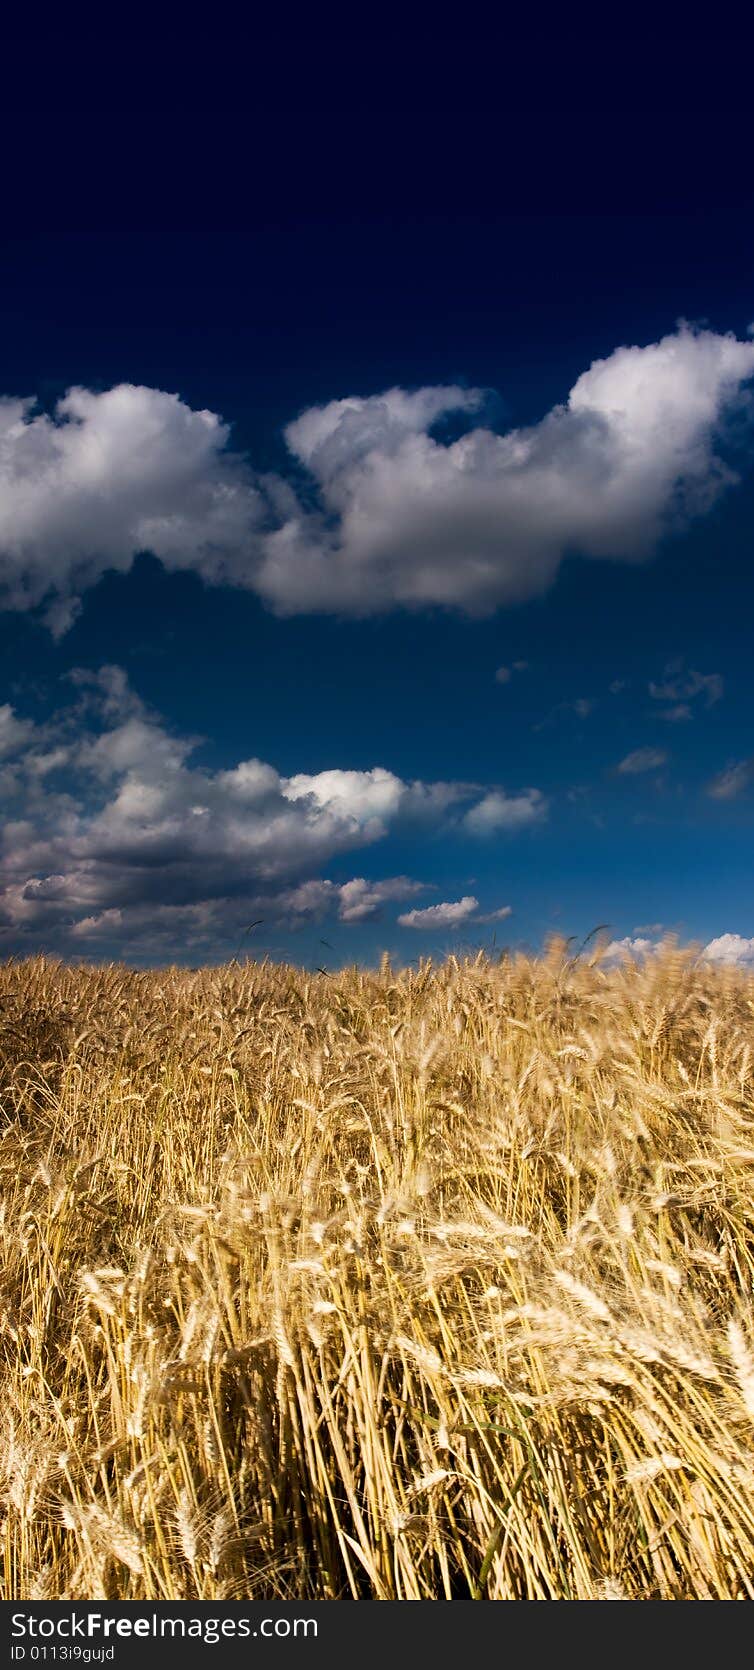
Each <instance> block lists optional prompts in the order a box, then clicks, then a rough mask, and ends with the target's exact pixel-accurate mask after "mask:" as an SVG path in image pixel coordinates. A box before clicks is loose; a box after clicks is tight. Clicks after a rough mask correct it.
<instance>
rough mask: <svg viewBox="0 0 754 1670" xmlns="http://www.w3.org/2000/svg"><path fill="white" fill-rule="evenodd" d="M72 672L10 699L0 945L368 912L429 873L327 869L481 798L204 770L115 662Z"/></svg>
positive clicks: (0, 779) (187, 932)
mask: <svg viewBox="0 0 754 1670" xmlns="http://www.w3.org/2000/svg"><path fill="white" fill-rule="evenodd" d="M70 681H71V685H72V692H71V698H70V700H69V701H68V703H67V704H64V705H63V706H62V708H61V709H60V710H59V711H58V712H57V713H55V714H53V715H52V717H51V718H50V719H49V720H47V721H46V722H45V723H44V724H39V725H37V724H34V723H33V722H32V721H31V720H28V719H24V718H19V717H18V716H17V715H16V714H15V713H14V712H13V710H12V709H11V708H9V707H4V708H0V796H1V797H2V805H3V810H4V821H3V823H2V827H1V828H0V949H2V950H3V951H8V950H10V949H15V950H23V949H24V948H28V949H34V948H36V947H38V946H44V947H46V948H47V949H57V950H61V951H66V950H68V951H70V950H73V949H78V950H84V949H86V948H87V947H95V946H96V947H114V948H116V949H117V951H118V952H119V953H123V954H127V955H131V954H134V953H138V954H144V955H162V954H166V955H167V954H170V955H175V954H176V952H177V953H178V954H179V955H186V954H189V955H190V954H192V952H193V953H195V954H198V953H201V954H202V955H207V954H209V952H210V951H211V952H212V953H214V952H218V953H219V954H225V955H230V954H231V953H232V950H233V947H234V944H235V942H236V940H237V938H238V935H239V933H241V932H243V931H244V929H245V928H246V926H247V925H248V924H249V923H250V922H251V921H252V920H254V919H256V918H258V917H261V918H262V919H263V921H264V924H265V926H266V927H269V926H271V925H274V924H282V925H283V926H285V927H295V926H297V925H301V924H302V923H305V922H307V921H315V920H321V919H323V918H325V917H331V918H334V919H335V920H337V921H339V922H341V923H343V924H353V923H359V922H364V921H366V920H368V919H369V918H371V917H374V916H376V915H378V914H379V913H380V911H381V910H382V909H383V907H385V906H386V905H388V904H390V903H391V902H396V903H398V902H401V903H402V902H404V901H406V900H408V899H410V898H412V897H414V896H415V895H416V894H418V893H421V892H422V891H424V890H425V889H424V884H423V883H422V882H420V881H418V880H415V879H413V878H411V877H409V876H406V875H397V876H388V877H385V878H381V879H369V878H367V877H365V876H363V875H356V876H353V877H352V878H350V879H348V880H344V881H335V880H331V879H328V878H327V877H326V876H323V874H322V871H323V869H324V868H325V867H326V866H329V865H330V864H331V863H332V862H333V861H335V860H338V859H342V858H343V856H344V855H347V854H349V853H351V852H355V851H360V850H364V849H366V848H369V847H372V846H374V845H375V843H378V842H380V841H382V840H383V839H384V838H385V837H386V836H387V835H388V834H389V833H390V832H391V831H393V830H398V831H401V832H402V836H403V838H404V839H406V838H408V837H409V836H410V835H411V832H412V831H413V832H414V835H415V836H416V837H417V838H419V839H421V840H423V839H426V836H427V834H428V833H431V832H432V831H434V830H439V829H441V828H443V827H444V826H445V825H447V824H451V823H452V824H453V825H454V826H455V827H456V828H458V829H460V830H462V829H463V827H464V819H465V816H466V813H467V811H468V810H469V809H471V808H473V806H474V805H477V806H479V805H484V803H485V799H486V798H487V797H485V796H484V794H483V792H482V791H481V790H480V789H479V788H478V787H475V786H474V785H473V784H465V783H423V782H420V781H414V782H406V781H403V779H401V778H399V777H397V776H396V775H395V774H394V773H393V772H390V771H388V770H386V769H384V768H382V767H375V768H373V769H371V770H367V771H347V770H332V771H323V772H320V773H318V774H316V775H305V774H296V775H293V776H290V777H283V776H281V775H280V774H279V773H278V772H277V771H276V770H275V768H274V766H272V765H270V764H268V763H267V762H265V761H263V760H259V759H255V758H249V759H245V760H242V761H241V762H240V763H239V764H237V765H235V766H233V767H232V768H231V769H227V770H215V771H210V770H208V769H206V768H205V767H203V766H202V765H201V764H197V763H196V761H195V758H194V757H193V756H195V754H196V751H197V746H198V741H199V739H197V738H192V737H181V736H176V735H175V734H174V733H173V732H172V731H171V730H170V729H169V728H168V727H166V725H165V724H164V723H163V721H162V720H161V718H160V716H159V715H158V714H156V713H154V712H152V711H151V710H150V709H149V708H147V706H146V705H145V704H144V703H143V702H142V701H141V700H140V698H139V697H138V695H137V694H136V693H135V692H134V691H133V690H132V689H131V688H130V686H129V684H128V681H127V679H126V676H125V674H124V673H123V671H122V669H120V668H118V667H103V668H100V669H99V671H97V672H94V673H93V672H87V671H85V670H77V671H76V672H74V673H73V674H72V675H70ZM500 792H501V795H502V798H503V799H505V798H506V797H505V796H504V795H503V793H502V791H500ZM531 792H532V793H535V792H536V791H531ZM510 799H511V803H512V804H514V805H515V803H516V797H515V796H512V797H510ZM519 821H520V820H519Z"/></svg>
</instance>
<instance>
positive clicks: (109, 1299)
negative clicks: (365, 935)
mask: <svg viewBox="0 0 754 1670" xmlns="http://www.w3.org/2000/svg"><path fill="white" fill-rule="evenodd" d="M0 1101H1V1104H2V1129H1V1133H0V1142H1V1149H0V1165H1V1167H2V1283H1V1288H0V1328H1V1329H2V1361H1V1372H2V1388H1V1396H0V1486H1V1489H2V1507H1V1508H0V1514H1V1515H2V1521H1V1523H2V1560H1V1561H0V1574H1V1580H2V1593H3V1595H4V1597H5V1598H18V1599H30V1598H60V1599H63V1598H66V1599H67V1598H72V1599H73V1598H100V1597H102V1598H106V1597H109V1598H122V1599H143V1598H149V1599H152V1598H154V1599H171V1600H178V1599H189V1598H204V1599H215V1598H217V1599H229V1598H246V1599H253V1598H257V1599H275V1598H280V1599H285V1598H288V1599H312V1600H327V1599H333V1600H336V1599H349V1598H361V1599H394V1598H408V1599H411V1598H436V1599H443V1598H478V1599H508V1598H511V1599H517V1598H520V1599H527V1598H528V1599H550V1598H559V1599H590V1598H617V1599H620V1598H629V1599H645V1598H665V1599H673V1598H676V1599H684V1598H699V1599H710V1598H730V1599H734V1598H754V1442H753V1441H754V1304H753V1297H754V1289H753V1287H752V1273H753V1272H754V1235H753V1233H752V1227H753V1226H752V1216H753V1211H752V1208H753V1199H752V1180H753V1179H754V978H752V976H750V975H746V974H744V973H742V972H738V971H736V970H733V969H728V970H725V969H724V970H720V969H718V970H714V969H712V968H705V966H704V965H703V964H702V963H700V962H699V960H698V959H695V958H694V957H693V956H692V955H691V954H690V953H681V952H680V951H678V950H677V949H675V948H674V947H673V946H672V945H668V946H667V947H666V949H665V950H664V951H663V953H662V954H661V955H659V956H657V957H650V958H649V959H648V960H647V962H646V963H645V964H644V965H643V966H637V965H636V964H633V963H627V964H625V965H624V966H619V967H617V968H615V967H613V968H608V967H606V966H605V965H604V963H603V962H601V960H600V956H599V954H598V953H596V952H595V953H591V952H590V951H589V950H588V949H587V950H585V951H584V952H583V953H582V955H581V956H579V957H576V958H573V957H569V955H568V949H567V947H565V946H564V945H553V946H552V947H551V948H550V950H549V951H548V953H547V955H546V956H545V957H544V958H542V959H540V960H529V959H526V958H524V957H513V958H507V957H506V958H503V959H501V960H500V961H489V960H485V959H484V958H482V957H479V958H478V959H476V960H471V959H469V960H465V961H458V960H456V959H455V958H452V957H451V958H450V959H449V960H448V961H447V962H445V963H443V964H440V965H437V966H432V965H429V964H424V965H422V966H420V967H419V969H418V970H417V969H409V970H405V971H403V972H401V973H395V972H393V971H392V970H391V968H390V966H389V965H388V964H387V963H385V965H384V966H383V968H382V969H381V970H380V971H379V972H372V973H364V972H359V971H356V970H354V969H350V970H346V971H343V972H342V973H339V974H328V975H325V974H322V973H318V974H308V973H305V972H303V971H302V970H299V969H295V968H292V967H282V966H274V965H268V964H254V963H251V962H249V963H244V964H240V965H239V964H237V963H234V964H230V965H228V966H225V967H222V968H208V969H204V970H199V971H185V970H180V969H170V970H159V971H151V972H147V973H142V972H135V971H133V970H128V969H126V968H124V967H121V966H111V967H106V968H82V967H67V966H65V965H63V964H59V963H56V962H51V961H49V960H44V959H39V960H35V961H29V962H17V963H6V964H5V965H3V966H2V968H0Z"/></svg>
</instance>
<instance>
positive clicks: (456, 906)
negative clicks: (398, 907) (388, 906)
mask: <svg viewBox="0 0 754 1670" xmlns="http://www.w3.org/2000/svg"><path fill="white" fill-rule="evenodd" d="M478 909H479V900H478V899H474V898H473V897H472V895H471V894H467V895H466V896H465V898H463V899H456V900H455V902H451V903H444V904H441V905H428V906H427V908H426V909H425V910H407V911H406V912H405V914H404V915H403V916H399V917H398V921H399V923H400V925H401V927H402V928H457V927H458V926H459V924H460V923H461V922H468V921H469V919H470V918H471V917H472V916H475V915H476V912H477V911H478Z"/></svg>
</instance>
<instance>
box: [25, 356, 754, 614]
mask: <svg viewBox="0 0 754 1670" xmlns="http://www.w3.org/2000/svg"><path fill="white" fill-rule="evenodd" d="M752 375H754V342H751V341H748V342H746V341H739V340H737V339H736V338H735V337H734V336H732V335H720V334H716V333H715V332H713V331H710V330H695V329H692V328H690V327H688V326H686V325H681V326H679V328H678V329H677V330H676V331H675V332H674V333H672V334H671V335H668V336H666V337H664V338H663V339H662V340H661V341H659V342H656V343H652V344H650V345H649V346H645V347H620V348H617V349H616V350H615V352H614V353H612V354H611V355H609V356H608V357H607V358H606V359H603V360H597V361H595V362H594V364H593V365H592V366H590V368H589V369H588V370H587V371H585V372H584V373H583V374H582V376H580V377H579V378H578V380H577V382H576V383H575V384H574V387H573V388H572V389H571V391H570V394H569V395H568V397H567V399H566V400H565V401H564V402H563V404H561V405H558V406H555V407H553V409H552V410H551V411H550V412H548V413H547V415H546V416H545V417H544V418H543V419H542V420H541V421H540V422H539V423H537V424H534V425H531V426H530V427H528V428H518V429H510V430H508V431H507V433H504V434H499V433H497V432H496V431H495V430H494V429H493V428H491V427H490V426H489V425H488V424H486V423H484V422H483V421H479V420H480V419H483V417H484V413H485V408H486V404H487V396H486V394H485V391H483V390H479V389H464V388H462V387H459V386H456V385H451V386H447V387H446V386H441V387H436V388H424V389H419V390H416V391H413V392H409V391H406V390H403V389H400V388H394V389H390V390H388V391H387V392H386V393H384V394H381V395H372V396H368V397H365V398H357V397H352V398H347V399H341V400H333V401H331V402H329V403H328V404H327V405H324V406H317V407H312V408H310V409H309V410H307V411H304V412H303V413H302V414H301V415H300V416H299V417H298V418H297V419H296V420H295V421H294V422H292V423H291V424H289V425H288V427H287V429H286V431H285V439H286V443H287V446H288V450H289V453H290V457H291V460H292V462H293V465H294V467H295V468H294V474H293V477H292V478H290V479H289V478H288V477H284V476H282V475H278V476H273V475H270V474H260V473H258V472H256V471H255V470H254V468H253V466H252V464H251V463H250V461H249V460H248V459H246V458H245V457H243V456H242V455H241V454H240V453H238V452H236V451H234V450H233V448H232V447H231V445H230V444H229V442H230V435H229V429H228V426H227V425H226V424H225V423H223V422H222V420H221V419H220V418H219V417H218V416H217V415H216V414H215V413H213V412H210V411H194V410H192V409H191V408H190V407H189V406H188V405H187V404H186V403H185V402H184V401H182V400H181V399H180V398H179V396H178V395H176V394H169V393H165V392H164V391H162V390H159V389H152V388H140V387H134V386H132V385H130V384H122V385H119V386H118V387H116V388H112V389H109V390H106V391H104V392H101V393H97V392H94V391H92V390H89V389H85V388H73V389H70V390H69V392H68V394H67V395H66V396H65V398H64V399H62V400H61V401H59V402H58V404H57V406H56V407H55V410H54V411H53V412H52V413H46V412H43V411H39V410H38V409H37V408H36V406H35V403H34V401H33V400H31V399H26V400H18V399H10V398H6V399H3V400H0V604H2V606H4V607H5V608H8V609H16V610H26V609H39V608H41V609H42V610H43V611H44V614H45V618H46V619H47V621H48V623H49V625H50V626H51V627H52V629H53V630H54V631H56V632H58V633H60V632H62V631H64V630H65V629H66V627H67V626H68V625H69V624H70V622H71V620H72V619H73V618H74V616H75V613H76V611H77V609H78V607H79V606H80V600H81V597H82V596H83V594H84V593H85V592H86V590H87V589H88V588H89V587H91V586H92V585H94V584H95V583H96V582H97V580H98V579H99V578H100V577H101V575H102V574H103V573H104V572H105V571H106V570H107V569H109V568H114V569H117V570H120V571H121V572H123V571H125V570H127V569H128V568H129V567H130V565H131V563H132V561H133V559H134V556H135V555H136V554H137V553H138V552H140V551H145V550H148V551H151V552H153V553H154V554H155V555H156V556H157V557H159V558H160V560H161V561H162V562H163V563H164V564H165V566H166V567H167V568H169V569H178V568H180V569H188V570H194V571H195V572H196V573H198V574H199V575H201V577H202V578H203V579H204V580H205V581H206V582H207V583H208V584H211V585H231V586H237V587H244V588H247V589H250V590H252V591H254V592H256V593H257V594H258V595H259V596H260V597H262V598H263V599H264V600H265V601H266V603H267V604H268V605H269V606H270V607H271V608H273V609H274V610H276V611H278V612H280V613H283V614H295V613H308V612H312V611H323V610H324V611H330V612H336V613H346V614H347V613H351V614H356V615H363V614H369V613H373V612H375V611H380V610H384V609H389V608H394V607H406V608H416V607H421V606H425V605H433V604H441V605H447V606H450V607H454V608H458V609H462V610H465V611H467V612H471V613H483V612H487V611H490V610H492V609H495V608H497V607H498V606H500V605H505V604H512V603H517V602H521V601H523V600H525V599H527V598H531V597H536V596H538V595H540V594H541V593H543V592H544V591H546V590H547V588H548V587H549V586H550V585H551V584H552V582H553V581H554V579H555V576H556V574H557V571H558V568H559V566H560V563H561V561H562V559H563V557H564V556H566V555H567V554H568V553H570V552H581V553H582V554H583V555H585V556H590V557H600V558H608V559H617V560H625V561H637V560H643V559H645V558H646V557H648V556H649V555H650V554H651V552H652V550H653V549H654V548H655V546H656V545H657V542H658V541H659V540H660V539H661V538H662V537H663V536H664V535H665V534H666V533H667V532H669V531H672V530H673V529H675V528H677V527H679V526H680V525H682V524H683V523H684V521H686V520H687V519H688V518H689V517H690V516H693V515H695V514H698V513H701V512H704V511H706V510H707V509H708V508H709V507H710V505H711V504H712V503H713V502H714V501H715V499H716V498H717V497H718V495H719V494H720V492H721V491H722V490H723V489H724V488H725V487H726V486H728V485H729V484H730V483H731V482H733V481H734V480H735V479H736V477H735V475H734V473H733V471H732V469H731V468H730V465H729V464H726V463H725V462H724V461H723V459H722V457H721V454H720V450H719V447H718V436H719V433H720V429H721V426H722V425H724V423H725V420H726V417H727V415H728V413H729V412H730V410H731V409H732V408H733V407H734V406H735V404H736V402H737V401H739V400H740V397H741V391H742V387H743V385H744V384H745V383H746V382H747V380H748V379H749V378H750V377H751V376H752ZM448 423H452V425H453V428H452V429H449V428H448ZM459 426H460V428H461V431H462V432H461V433H460V434H459V433H458V432H457V431H458V428H459ZM294 480H295V481H296V482H297V485H295V486H294V485H293V481H294Z"/></svg>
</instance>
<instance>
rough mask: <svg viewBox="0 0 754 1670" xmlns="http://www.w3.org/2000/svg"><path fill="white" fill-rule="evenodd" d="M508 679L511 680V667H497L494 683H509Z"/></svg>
mask: <svg viewBox="0 0 754 1670" xmlns="http://www.w3.org/2000/svg"><path fill="white" fill-rule="evenodd" d="M510 681H511V669H510V667H498V669H497V672H496V673H495V683H496V684H510Z"/></svg>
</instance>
